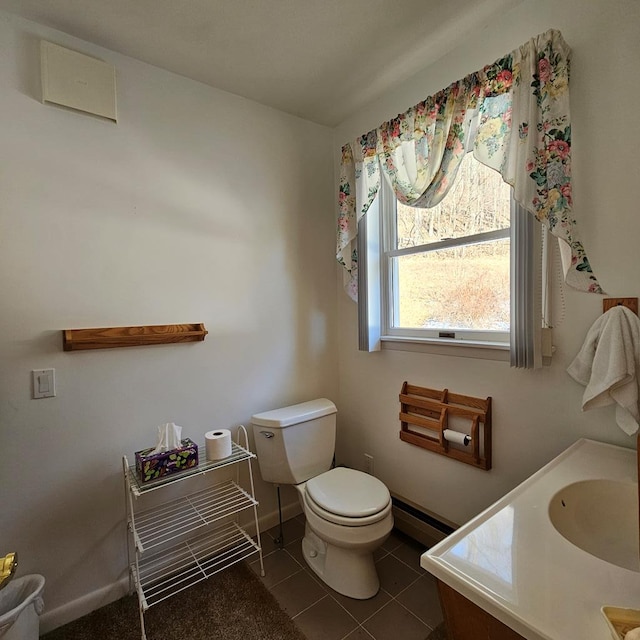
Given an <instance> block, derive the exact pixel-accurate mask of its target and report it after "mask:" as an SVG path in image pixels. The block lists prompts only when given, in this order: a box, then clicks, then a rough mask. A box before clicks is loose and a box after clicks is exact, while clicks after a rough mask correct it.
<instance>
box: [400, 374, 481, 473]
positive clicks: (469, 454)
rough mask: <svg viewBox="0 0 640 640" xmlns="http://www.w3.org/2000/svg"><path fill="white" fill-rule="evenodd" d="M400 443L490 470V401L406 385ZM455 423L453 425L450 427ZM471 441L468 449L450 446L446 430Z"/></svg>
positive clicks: (401, 416)
mask: <svg viewBox="0 0 640 640" xmlns="http://www.w3.org/2000/svg"><path fill="white" fill-rule="evenodd" d="M399 399H400V439H401V440H404V441H405V442H408V443H410V444H413V445H416V446H418V447H422V448H423V449H428V450H429V451H433V452H434V453H439V454H440V455H443V456H447V457H449V458H453V459H454V460H458V461H459V462H465V463H466V464H470V465H473V466H474V467H478V468H480V469H484V470H485V471H488V470H489V469H491V398H474V397H472V396H463V395H460V394H457V393H449V390H448V389H442V390H437V389H428V388H426V387H416V386H414V385H410V384H408V383H407V382H405V383H404V384H403V385H402V390H401V392H400V397H399ZM454 422H455V424H453V423H454ZM459 424H462V425H463V426H464V431H460V432H459V433H464V434H465V435H468V436H469V438H470V442H469V444H468V445H466V446H465V445H462V444H458V443H453V442H449V441H448V440H447V439H446V438H445V435H444V432H445V431H446V430H447V429H452V430H454V431H456V430H458V425H459Z"/></svg>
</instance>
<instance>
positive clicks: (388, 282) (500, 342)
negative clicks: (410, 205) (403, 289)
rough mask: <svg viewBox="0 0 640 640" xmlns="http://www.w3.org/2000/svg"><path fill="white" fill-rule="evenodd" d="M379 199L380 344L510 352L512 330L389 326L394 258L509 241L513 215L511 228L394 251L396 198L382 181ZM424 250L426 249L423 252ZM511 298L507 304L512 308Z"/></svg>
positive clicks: (395, 303)
mask: <svg viewBox="0 0 640 640" xmlns="http://www.w3.org/2000/svg"><path fill="white" fill-rule="evenodd" d="M377 199H378V200H379V208H380V212H379V216H380V240H379V241H380V249H379V252H378V255H379V260H380V281H381V287H382V292H381V301H382V305H383V306H382V309H381V314H380V315H381V317H380V321H381V327H380V330H381V335H380V339H381V340H383V341H394V342H400V341H417V342H420V343H437V344H448V345H451V346H458V345H464V346H484V347H487V348H497V349H509V341H510V335H511V331H510V330H509V331H498V330H475V329H457V328H455V329H454V328H449V329H447V328H441V329H430V328H427V329H417V328H407V327H394V326H392V319H393V317H394V315H395V316H396V317H397V306H398V300H397V298H396V297H395V296H393V291H394V290H397V273H396V272H395V271H394V269H393V267H392V262H393V259H394V258H396V257H399V256H405V255H413V254H416V253H427V252H431V251H437V250H441V249H447V248H453V247H459V246H470V245H473V244H479V243H481V242H486V241H489V240H498V239H510V238H511V226H512V224H513V220H512V218H513V215H511V216H510V219H511V222H510V226H509V227H506V228H504V229H499V230H494V231H487V232H483V233H478V234H472V235H469V236H460V237H458V238H451V239H447V240H442V241H439V242H433V243H430V244H429V245H419V246H416V247H406V248H403V249H397V248H395V247H397V235H396V234H397V222H396V221H397V218H396V215H397V199H396V197H395V195H394V193H393V191H392V189H391V187H390V185H389V184H388V183H387V181H386V180H384V179H383V180H382V181H381V185H380V191H379V194H378V198H377ZM511 205H512V206H511V211H512V213H513V190H512V193H511ZM425 247H428V248H426V249H425ZM509 254H510V258H509V259H510V263H512V261H513V256H512V254H513V251H512V248H511V246H510V251H509ZM511 303H512V301H511V296H510V300H509V304H510V306H511ZM444 333H454V337H450V336H443V335H441V334H444Z"/></svg>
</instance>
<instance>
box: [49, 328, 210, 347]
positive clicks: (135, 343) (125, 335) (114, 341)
mask: <svg viewBox="0 0 640 640" xmlns="http://www.w3.org/2000/svg"><path fill="white" fill-rule="evenodd" d="M207 333H208V331H207V330H206V329H205V328H204V324H202V323H194V324H159V325H144V326H140V327H105V328H102V329H65V330H63V332H62V341H63V348H64V350H65V351H82V350H85V349H113V348H116V347H140V346H145V345H151V344H170V343H173V342H202V341H203V340H204V339H205V336H206V335H207Z"/></svg>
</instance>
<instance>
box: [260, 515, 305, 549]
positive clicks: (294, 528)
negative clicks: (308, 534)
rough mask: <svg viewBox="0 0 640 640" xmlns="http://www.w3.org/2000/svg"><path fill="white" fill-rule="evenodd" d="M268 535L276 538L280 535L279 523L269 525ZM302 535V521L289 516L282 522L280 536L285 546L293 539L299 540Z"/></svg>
mask: <svg viewBox="0 0 640 640" xmlns="http://www.w3.org/2000/svg"><path fill="white" fill-rule="evenodd" d="M267 533H268V534H269V536H271V538H273V539H274V540H276V539H277V538H278V537H279V536H280V525H279V524H277V525H276V526H275V527H271V529H269V530H268V531H267ZM303 537H304V522H301V521H300V520H298V518H291V519H290V520H287V521H286V522H283V523H282V538H283V544H284V545H285V546H286V545H288V544H290V543H291V542H293V541H294V540H299V539H301V538H303Z"/></svg>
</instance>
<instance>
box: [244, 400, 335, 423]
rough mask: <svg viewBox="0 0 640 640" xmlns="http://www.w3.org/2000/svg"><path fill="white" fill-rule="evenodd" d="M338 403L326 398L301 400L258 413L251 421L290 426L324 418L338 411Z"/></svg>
mask: <svg viewBox="0 0 640 640" xmlns="http://www.w3.org/2000/svg"><path fill="white" fill-rule="evenodd" d="M336 412H337V409H336V405H335V404H333V402H331V400H327V399H326V398H319V399H318V400H310V401H309V402H301V403H300V404H294V405H291V406H289V407H283V408H281V409H273V410H272V411H265V412H264V413H256V415H254V416H253V417H252V418H251V423H252V424H255V425H258V426H260V427H275V428H282V427H289V426H291V425H292V424H298V423H300V422H307V421H308V420H314V419H315V418H322V416H328V415H330V414H332V413H336Z"/></svg>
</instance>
